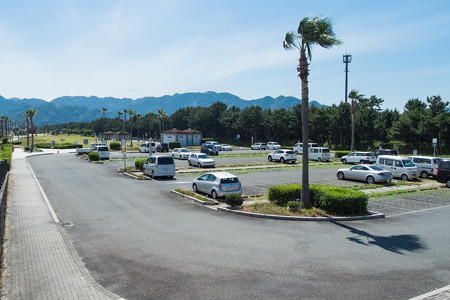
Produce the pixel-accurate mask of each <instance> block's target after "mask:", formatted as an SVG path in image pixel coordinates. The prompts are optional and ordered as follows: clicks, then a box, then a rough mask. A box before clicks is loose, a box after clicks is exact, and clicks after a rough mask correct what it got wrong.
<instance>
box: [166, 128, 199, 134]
mask: <svg viewBox="0 0 450 300" xmlns="http://www.w3.org/2000/svg"><path fill="white" fill-rule="evenodd" d="M162 133H201V132H200V131H198V130H194V129H190V128H189V129H185V130H180V129H176V128H174V129H170V130H166V131H163V132H162Z"/></svg>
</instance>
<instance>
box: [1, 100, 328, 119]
mask: <svg viewBox="0 0 450 300" xmlns="http://www.w3.org/2000/svg"><path fill="white" fill-rule="evenodd" d="M217 101H221V102H223V103H225V104H226V105H228V107H231V106H233V105H234V106H237V107H239V108H241V109H244V108H246V107H249V106H252V105H258V106H260V107H261V108H263V109H267V108H270V109H277V108H290V107H293V106H294V105H297V104H300V103H301V100H300V99H298V98H295V97H285V96H279V97H277V98H273V97H269V96H267V97H264V98H260V99H255V100H244V99H241V98H239V97H238V96H236V95H233V94H230V93H216V92H206V93H183V94H174V95H172V96H169V95H166V96H162V97H144V98H139V99H135V100H134V99H130V98H113V97H104V98H100V97H96V96H90V97H86V96H64V97H59V98H56V99H53V100H51V101H45V100H42V99H36V98H26V99H19V98H9V99H6V98H4V97H2V96H0V115H1V116H4V115H6V116H8V117H9V119H10V120H12V121H24V118H23V115H24V114H25V112H26V111H27V109H29V108H35V109H36V111H37V113H36V116H35V124H36V126H43V125H46V124H49V125H52V124H61V123H69V122H90V121H92V120H95V119H98V118H101V117H103V110H102V109H103V108H106V109H107V110H106V112H105V115H106V117H107V118H116V117H118V112H119V111H121V112H123V110H124V109H132V110H134V111H135V112H137V113H139V114H142V115H145V114H147V113H148V112H154V113H157V112H158V110H159V109H162V110H164V111H165V112H166V113H167V114H168V115H170V114H172V113H173V112H175V111H176V110H178V109H180V108H183V107H190V106H191V107H196V106H204V107H208V106H210V105H211V104H213V103H214V102H217ZM310 105H315V106H318V107H322V105H321V104H320V103H318V102H317V101H310Z"/></svg>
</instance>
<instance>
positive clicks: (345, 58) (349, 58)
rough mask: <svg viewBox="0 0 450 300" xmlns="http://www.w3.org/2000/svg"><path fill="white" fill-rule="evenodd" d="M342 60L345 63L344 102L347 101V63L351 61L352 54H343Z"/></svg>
mask: <svg viewBox="0 0 450 300" xmlns="http://www.w3.org/2000/svg"><path fill="white" fill-rule="evenodd" d="M343 61H344V64H345V103H347V97H348V92H347V87H348V64H349V63H351V62H352V55H351V54H345V55H344V57H343Z"/></svg>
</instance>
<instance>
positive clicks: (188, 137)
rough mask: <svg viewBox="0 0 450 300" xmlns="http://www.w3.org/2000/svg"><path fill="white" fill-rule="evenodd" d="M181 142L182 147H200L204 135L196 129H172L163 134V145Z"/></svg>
mask: <svg viewBox="0 0 450 300" xmlns="http://www.w3.org/2000/svg"><path fill="white" fill-rule="evenodd" d="M170 142H180V144H181V147H188V146H200V145H201V144H202V133H201V132H200V131H198V130H194V129H186V130H179V129H176V128H174V129H171V130H166V131H163V132H162V133H161V143H170Z"/></svg>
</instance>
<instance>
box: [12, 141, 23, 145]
mask: <svg viewBox="0 0 450 300" xmlns="http://www.w3.org/2000/svg"><path fill="white" fill-rule="evenodd" d="M12 144H13V145H21V144H22V141H13V142H12Z"/></svg>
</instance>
